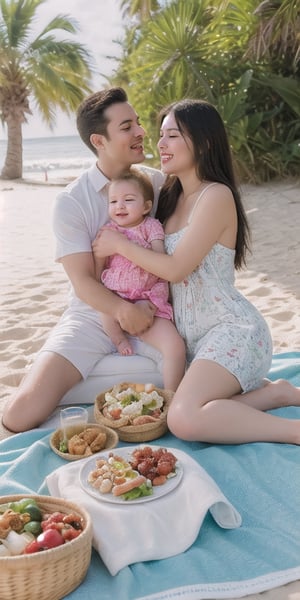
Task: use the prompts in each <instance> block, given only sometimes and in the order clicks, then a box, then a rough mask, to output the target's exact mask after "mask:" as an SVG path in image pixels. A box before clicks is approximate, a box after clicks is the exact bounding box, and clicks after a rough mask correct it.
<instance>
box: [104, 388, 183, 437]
mask: <svg viewBox="0 0 300 600" xmlns="http://www.w3.org/2000/svg"><path fill="white" fill-rule="evenodd" d="M134 385H135V384H134V383H126V382H125V383H122V384H120V389H127V388H128V387H130V386H133V387H134ZM154 389H155V390H156V391H157V393H158V394H159V395H160V396H162V397H163V399H164V405H163V409H162V414H161V417H160V419H158V420H157V421H155V422H153V423H145V424H144V425H128V424H127V423H128V421H127V418H125V419H124V418H121V419H116V420H113V419H110V418H109V417H105V416H104V415H103V413H102V408H103V406H104V404H105V394H106V393H107V392H111V391H112V388H110V389H109V390H106V392H102V393H101V394H98V396H97V397H96V400H95V405H94V416H95V420H96V421H97V422H98V423H101V424H102V425H106V426H109V427H111V428H113V429H116V430H117V432H118V436H119V439H120V440H122V441H123V442H149V441H151V440H156V439H158V438H160V437H162V436H163V435H164V434H165V433H166V432H167V430H168V426H167V412H168V405H169V404H170V402H171V400H172V397H173V395H174V393H173V392H171V390H163V389H161V388H157V387H155V388H154ZM124 423H126V424H124Z"/></svg>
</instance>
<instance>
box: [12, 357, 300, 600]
mask: <svg viewBox="0 0 300 600" xmlns="http://www.w3.org/2000/svg"><path fill="white" fill-rule="evenodd" d="M269 377H270V379H272V380H274V379H277V378H279V377H282V378H284V379H288V380H289V381H291V382H292V383H293V384H294V385H298V386H300V353H296V352H294V353H285V354H278V355H274V357H273V362H272V368H271V371H270V373H269ZM272 412H273V413H274V414H277V415H281V416H284V417H287V418H290V419H300V408H298V407H289V408H282V409H277V410H276V411H272ZM52 431H53V430H52V429H51V430H50V429H47V430H42V429H34V430H32V431H29V432H26V433H22V434H17V435H15V436H13V437H10V438H8V439H6V440H4V441H2V442H0V475H1V477H0V494H1V495H7V494H24V495H26V494H29V493H38V494H48V493H49V492H48V489H47V486H46V483H45V477H46V476H47V475H48V474H49V473H51V472H52V471H53V470H54V469H57V468H58V467H60V466H62V465H63V464H64V462H65V461H63V460H62V459H61V458H60V457H59V456H57V455H56V454H54V453H53V452H52V451H51V449H50V448H49V437H50V434H51V433H52ZM154 444H155V445H158V446H167V447H172V448H174V449H176V448H177V449H179V450H182V451H183V452H186V453H187V454H188V455H189V456H191V457H192V458H193V459H194V460H196V461H197V462H198V463H199V464H200V465H201V467H202V468H204V469H205V470H206V472H207V473H208V474H209V475H210V476H211V477H212V478H213V479H214V481H215V482H216V483H217V485H218V486H219V487H220V489H221V490H222V492H223V493H224V494H225V496H226V497H227V498H228V500H229V501H230V502H231V503H232V504H233V505H234V507H235V508H236V509H237V511H239V513H240V514H241V517H242V525H241V527H239V528H237V529H227V530H225V529H221V528H220V527H218V525H217V524H216V522H215V521H214V519H213V518H212V516H211V514H210V513H207V516H206V517H205V519H204V522H203V524H202V527H201V530H200V532H199V535H198V537H197V539H196V541H195V543H194V544H193V545H192V546H191V547H190V548H189V549H188V550H187V551H185V552H184V553H182V554H179V555H177V556H174V557H172V558H166V559H163V560H157V561H148V562H140V563H135V564H132V565H131V566H129V567H125V568H123V569H122V570H121V571H120V572H119V573H118V574H117V575H115V576H114V577H113V576H111V575H110V574H109V572H108V570H107V569H106V567H105V566H104V564H103V562H102V561H101V559H100V557H99V555H98V554H97V553H96V551H93V555H92V561H91V565H90V568H89V571H88V574H87V577H86V579H85V580H84V582H83V583H82V584H81V586H80V587H79V588H77V589H76V590H75V591H74V592H72V593H71V594H69V595H68V596H66V598H69V599H70V600H94V599H95V598H101V600H110V599H111V598H116V599H118V600H175V599H177V598H180V599H181V600H201V599H203V600H204V599H211V598H213V599H216V598H237V597H242V596H246V595H249V594H251V593H258V592H262V591H265V590H267V589H272V588H274V587H278V586H280V585H283V584H285V583H288V582H290V581H295V580H297V579H300V501H299V498H300V447H299V446H294V445H289V444H270V443H268V444H266V443H255V444H243V445H239V446H227V445H210V444H201V443H197V442H191V443H188V442H183V441H180V440H177V439H176V438H174V437H173V436H172V435H171V434H166V435H165V436H164V437H163V438H161V439H160V440H156V441H155V442H151V445H154ZM122 445H123V446H124V443H122ZM176 519H180V515H179V514H175V515H174V520H176ZM128 544H130V540H128ZM124 551H125V548H124Z"/></svg>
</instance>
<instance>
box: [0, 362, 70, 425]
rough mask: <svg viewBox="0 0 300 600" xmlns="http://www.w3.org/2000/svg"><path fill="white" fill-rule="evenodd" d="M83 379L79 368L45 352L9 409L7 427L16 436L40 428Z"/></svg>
mask: <svg viewBox="0 0 300 600" xmlns="http://www.w3.org/2000/svg"><path fill="white" fill-rule="evenodd" d="M81 379H82V377H81V374H80V373H79V371H78V370H77V369H76V367H74V365H72V363H70V362H69V361H68V360H66V359H65V358H64V357H63V356H60V355H59V354H55V353H52V352H42V353H41V354H39V355H38V357H37V359H36V361H35V362H34V364H33V366H32V367H31V370H30V371H29V373H28V374H27V375H26V376H25V377H24V379H23V380H22V382H21V384H20V386H19V388H18V390H17V392H16V394H15V396H14V398H13V399H12V400H11V401H10V402H9V403H8V404H7V405H6V406H5V409H4V413H3V425H4V426H5V427H6V428H7V429H9V430H10V431H14V432H15V433H16V432H20V431H26V430H28V429H32V428H33V427H37V426H39V425H40V424H41V423H43V422H44V421H45V420H46V419H47V418H48V417H49V415H51V413H52V412H53V411H54V409H55V408H56V406H57V405H58V404H59V402H60V400H61V399H62V397H63V396H64V394H66V392H67V391H68V390H70V389H71V388H72V387H73V386H74V385H75V384H76V383H79V381H81Z"/></svg>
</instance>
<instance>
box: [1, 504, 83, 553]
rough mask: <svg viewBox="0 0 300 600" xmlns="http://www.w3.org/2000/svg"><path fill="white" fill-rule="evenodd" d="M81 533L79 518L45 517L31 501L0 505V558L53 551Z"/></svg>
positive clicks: (45, 514) (63, 516)
mask: <svg viewBox="0 0 300 600" xmlns="http://www.w3.org/2000/svg"><path fill="white" fill-rule="evenodd" d="M82 530H83V521H82V519H81V517H79V516H78V515H76V514H73V513H69V514H65V513H62V512H58V511H57V512H53V513H50V514H49V513H45V512H43V511H42V510H41V509H40V507H39V506H38V504H37V503H36V501H35V500H34V498H23V499H22V500H18V501H17V502H9V503H8V504H0V557H3V556H16V555H19V554H32V553H34V552H40V551H42V550H48V549H50V548H55V547H56V546H60V545H62V544H65V543H66V542H68V541H70V540H73V539H74V538H76V537H78V535H80V533H81V531H82Z"/></svg>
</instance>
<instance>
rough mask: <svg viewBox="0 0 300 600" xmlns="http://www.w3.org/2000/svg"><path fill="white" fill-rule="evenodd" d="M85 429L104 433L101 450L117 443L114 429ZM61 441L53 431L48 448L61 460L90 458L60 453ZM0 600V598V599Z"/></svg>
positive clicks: (91, 425) (98, 426) (59, 436)
mask: <svg viewBox="0 0 300 600" xmlns="http://www.w3.org/2000/svg"><path fill="white" fill-rule="evenodd" d="M86 427H89V428H93V429H97V431H98V433H100V432H101V433H106V444H105V446H104V448H102V450H110V449H111V448H115V447H116V445H117V443H118V441H119V436H118V434H117V432H116V431H115V430H114V429H111V428H110V427H105V425H99V424H97V423H87V425H86ZM62 440H63V432H62V430H61V429H57V430H56V431H54V433H52V435H51V437H50V447H51V449H52V450H53V452H55V453H56V454H58V455H59V456H61V458H64V459H65V460H80V459H81V458H90V456H91V455H90V454H89V455H85V454H70V453H69V452H60V450H59V445H60V443H61V442H62ZM0 600H1V597H0Z"/></svg>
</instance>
